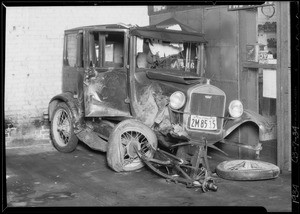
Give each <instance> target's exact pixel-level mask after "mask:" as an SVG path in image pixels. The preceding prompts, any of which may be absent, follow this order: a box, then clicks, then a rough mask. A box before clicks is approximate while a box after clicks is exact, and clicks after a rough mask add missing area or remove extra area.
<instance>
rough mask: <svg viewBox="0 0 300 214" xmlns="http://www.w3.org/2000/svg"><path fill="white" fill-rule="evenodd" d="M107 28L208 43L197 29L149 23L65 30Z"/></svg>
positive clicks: (153, 37) (144, 35)
mask: <svg viewBox="0 0 300 214" xmlns="http://www.w3.org/2000/svg"><path fill="white" fill-rule="evenodd" d="M105 29H114V30H116V29H122V30H129V31H130V34H132V35H135V36H139V37H142V38H151V39H158V40H163V41H170V42H200V43H207V41H206V40H205V38H204V35H203V34H202V33H200V32H197V31H190V30H189V29H186V28H185V29H182V31H177V30H170V29H165V28H161V27H157V26H156V25H149V26H145V27H139V26H132V25H126V24H123V23H118V24H105V25H90V26H82V27H77V28H72V29H68V30H65V32H68V31H80V30H105Z"/></svg>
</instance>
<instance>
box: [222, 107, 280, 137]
mask: <svg viewBox="0 0 300 214" xmlns="http://www.w3.org/2000/svg"><path fill="white" fill-rule="evenodd" d="M247 122H252V123H254V124H256V126H257V127H258V130H259V140H260V141H268V140H274V139H276V138H277V128H276V127H277V123H276V120H275V119H269V118H266V117H264V116H262V115H260V114H258V113H256V112H254V111H251V110H248V109H245V110H244V113H243V115H242V116H241V117H239V118H236V119H229V120H227V121H226V123H225V125H224V138H225V137H226V136H228V135H229V134H230V133H231V132H233V131H234V130H235V129H236V128H238V127H239V126H241V125H242V124H244V123H247Z"/></svg>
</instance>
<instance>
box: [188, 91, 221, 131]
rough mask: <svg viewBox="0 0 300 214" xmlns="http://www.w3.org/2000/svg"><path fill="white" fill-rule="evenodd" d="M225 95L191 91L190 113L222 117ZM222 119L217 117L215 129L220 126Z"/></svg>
mask: <svg viewBox="0 0 300 214" xmlns="http://www.w3.org/2000/svg"><path fill="white" fill-rule="evenodd" d="M224 102H225V97H224V96H223V95H212V94H200V93H193V94H192V96H191V105H190V113H191V114H192V115H201V116H208V117H216V116H217V117H218V116H219V117H223V116H224V113H223V112H224V106H225V103H224ZM222 123H223V119H222V118H217V124H218V125H217V129H218V130H220V129H221V127H222V125H223V124H222Z"/></svg>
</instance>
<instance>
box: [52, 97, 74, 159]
mask: <svg viewBox="0 0 300 214" xmlns="http://www.w3.org/2000/svg"><path fill="white" fill-rule="evenodd" d="M50 133H51V139H52V144H53V146H54V147H55V148H56V149H57V150H58V151H60V152H66V153H67V152H72V151H74V150H75V148H76V146H77V144H78V138H77V136H76V135H75V133H74V129H73V115H72V113H71V111H70V109H69V107H68V106H67V104H66V103H64V102H60V103H58V104H57V105H56V107H55V110H54V112H53V116H52V118H51V131H50Z"/></svg>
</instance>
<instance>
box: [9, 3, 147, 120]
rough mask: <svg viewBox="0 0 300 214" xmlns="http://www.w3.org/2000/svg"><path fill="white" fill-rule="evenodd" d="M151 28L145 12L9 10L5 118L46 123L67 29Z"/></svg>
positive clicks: (135, 9) (58, 83)
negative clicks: (44, 118)
mask: <svg viewBox="0 0 300 214" xmlns="http://www.w3.org/2000/svg"><path fill="white" fill-rule="evenodd" d="M118 22H122V23H126V24H138V25H140V26H144V25H148V24H149V17H148V14H147V7H146V6H113V7H107V6H95V7H93V6H90V7H8V8H7V12H6V47H5V94H4V95H5V118H6V119H7V120H9V121H15V122H16V123H19V124H20V123H28V121H32V120H34V119H37V118H42V115H43V112H45V111H47V107H48V103H49V100H50V99H51V98H52V97H53V96H55V95H56V94H59V93H60V92H61V86H62V83H61V79H62V75H61V67H62V52H63V49H62V48H63V32H64V30H65V29H69V28H73V27H78V26H83V25H96V24H109V23H118Z"/></svg>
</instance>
